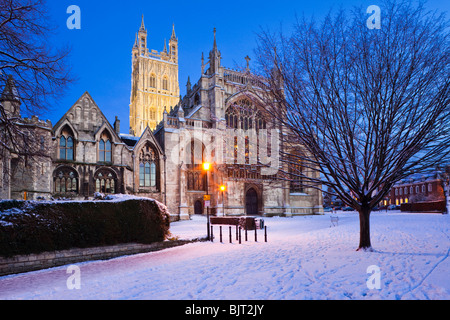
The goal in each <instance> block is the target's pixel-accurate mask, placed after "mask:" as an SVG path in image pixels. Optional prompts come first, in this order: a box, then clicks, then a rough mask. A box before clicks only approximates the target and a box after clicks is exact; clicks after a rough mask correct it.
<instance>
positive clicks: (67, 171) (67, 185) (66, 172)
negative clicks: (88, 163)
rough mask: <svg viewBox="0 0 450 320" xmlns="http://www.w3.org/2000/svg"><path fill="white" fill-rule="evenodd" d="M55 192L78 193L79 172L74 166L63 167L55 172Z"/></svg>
mask: <svg viewBox="0 0 450 320" xmlns="http://www.w3.org/2000/svg"><path fill="white" fill-rule="evenodd" d="M53 191H54V192H55V193H78V174H77V172H76V171H75V169H73V168H68V167H62V168H58V169H56V170H55V171H54V172H53Z"/></svg>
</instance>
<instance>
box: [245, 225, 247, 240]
mask: <svg viewBox="0 0 450 320" xmlns="http://www.w3.org/2000/svg"><path fill="white" fill-rule="evenodd" d="M245 241H248V237H247V226H245Z"/></svg>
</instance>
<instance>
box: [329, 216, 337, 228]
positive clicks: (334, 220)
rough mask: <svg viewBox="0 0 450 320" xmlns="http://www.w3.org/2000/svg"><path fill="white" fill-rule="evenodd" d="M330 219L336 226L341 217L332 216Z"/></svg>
mask: <svg viewBox="0 0 450 320" xmlns="http://www.w3.org/2000/svg"><path fill="white" fill-rule="evenodd" d="M330 220H331V224H332V225H333V226H334V227H336V226H337V225H338V222H339V217H338V216H330ZM330 227H331V226H330Z"/></svg>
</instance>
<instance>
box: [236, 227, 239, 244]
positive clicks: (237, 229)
mask: <svg viewBox="0 0 450 320" xmlns="http://www.w3.org/2000/svg"><path fill="white" fill-rule="evenodd" d="M238 239H239V238H238V225H236V241H237V240H238Z"/></svg>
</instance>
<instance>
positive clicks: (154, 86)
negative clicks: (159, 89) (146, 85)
mask: <svg viewBox="0 0 450 320" xmlns="http://www.w3.org/2000/svg"><path fill="white" fill-rule="evenodd" d="M150 87H152V88H156V76H155V75H154V74H152V75H151V76H150Z"/></svg>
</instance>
